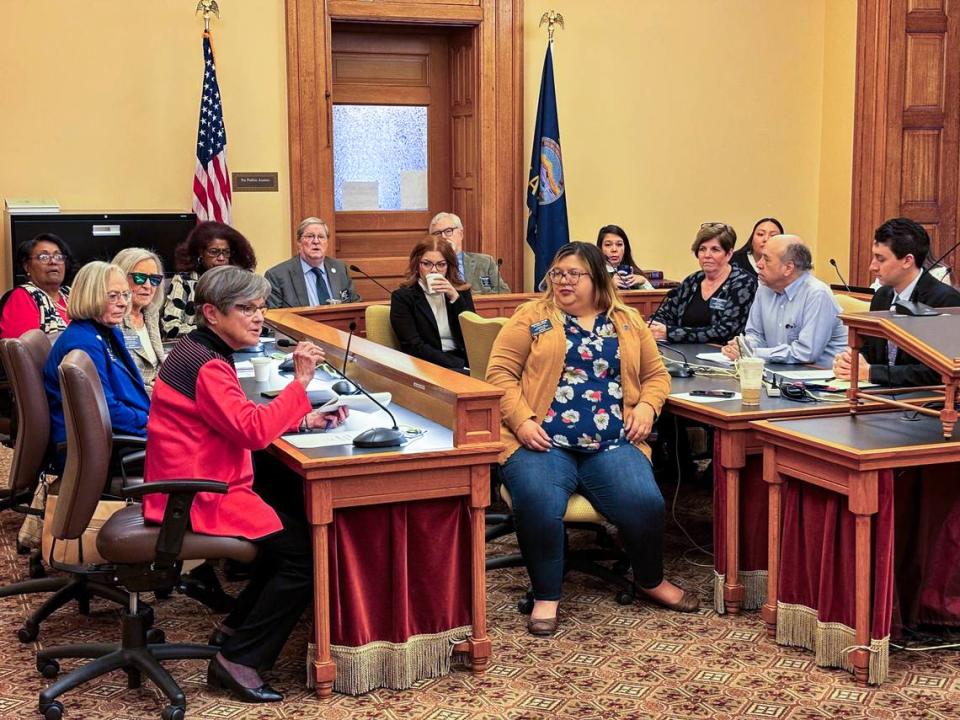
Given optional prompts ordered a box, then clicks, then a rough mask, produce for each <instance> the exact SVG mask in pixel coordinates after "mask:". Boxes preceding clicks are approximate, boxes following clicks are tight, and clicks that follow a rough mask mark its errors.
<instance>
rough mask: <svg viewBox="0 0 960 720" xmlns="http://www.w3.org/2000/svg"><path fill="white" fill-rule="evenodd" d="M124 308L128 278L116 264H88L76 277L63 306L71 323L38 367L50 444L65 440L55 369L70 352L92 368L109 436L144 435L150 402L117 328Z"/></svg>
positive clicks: (128, 292)
mask: <svg viewBox="0 0 960 720" xmlns="http://www.w3.org/2000/svg"><path fill="white" fill-rule="evenodd" d="M129 304H130V288H129V286H128V285H127V278H126V275H125V274H124V272H123V270H121V269H120V268H119V267H117V266H116V265H111V264H110V263H105V262H100V261H96V262H91V263H87V264H86V265H84V266H83V267H82V268H81V269H80V272H78V273H77V277H76V279H75V280H74V283H73V289H72V291H71V294H70V300H69V303H68V306H67V312H68V314H69V315H70V321H71V322H70V324H69V325H68V326H67V329H66V330H64V331H63V332H62V333H61V334H60V336H59V337H58V338H57V341H56V342H55V343H54V344H53V347H52V348H51V350H50V356H49V357H48V358H47V363H46V365H45V366H44V368H43V384H44V388H45V389H46V391H47V400H48V401H49V403H50V438H51V441H52V442H53V443H54V445H56V444H58V443H61V442H63V441H64V440H65V439H66V428H65V426H64V421H63V396H62V395H61V393H60V376H59V374H58V372H57V368H59V366H60V361H61V360H63V358H64V356H66V354H67V353H68V352H70V351H71V350H83V351H84V352H85V353H87V355H89V356H90V359H91V360H92V361H93V364H94V365H95V366H96V368H97V373H98V374H99V375H100V382H101V384H102V385H103V395H104V398H105V399H106V401H107V408H108V409H109V411H110V422H111V423H112V424H113V432H114V433H115V434H118V435H138V436H140V437H146V435H147V414H148V413H149V411H150V398H149V396H148V395H147V391H146V390H144V387H143V378H142V377H141V376H140V371H139V370H138V369H137V365H136V363H135V362H134V361H133V358H132V357H131V356H130V352H129V351H128V350H127V347H126V344H125V343H124V340H123V332H122V331H121V330H120V323H121V322H122V321H123V316H124V314H125V313H126V311H127V306H128V305H129Z"/></svg>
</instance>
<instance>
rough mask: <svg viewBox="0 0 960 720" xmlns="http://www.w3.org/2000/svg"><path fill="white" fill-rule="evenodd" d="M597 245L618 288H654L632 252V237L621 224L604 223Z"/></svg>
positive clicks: (598, 234)
mask: <svg viewBox="0 0 960 720" xmlns="http://www.w3.org/2000/svg"><path fill="white" fill-rule="evenodd" d="M597 247H598V248H600V252H602V253H603V258H604V260H606V263H607V272H608V273H610V275H611V277H613V281H614V283H615V284H616V286H617V289H618V290H653V285H651V284H650V281H649V280H647V279H646V278H645V277H644V276H643V274H642V273H641V272H640V268H638V267H637V264H636V263H635V262H634V261H633V253H632V252H630V239H629V238H628V237H627V233H626V231H625V230H624V229H623V228H622V227H620V226H619V225H604V226H603V227H602V228H600V232H598V233H597Z"/></svg>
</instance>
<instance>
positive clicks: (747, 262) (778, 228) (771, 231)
mask: <svg viewBox="0 0 960 720" xmlns="http://www.w3.org/2000/svg"><path fill="white" fill-rule="evenodd" d="M774 235H783V224H782V223H781V222H780V221H779V220H777V219H776V218H772V217H765V218H760V219H759V220H757V222H756V223H755V224H754V226H753V230H751V231H750V237H749V238H748V239H747V241H746V242H745V243H744V244H743V245H742V246H741V247H740V248H738V249H737V250H736V251H735V252H734V253H733V256H732V257H731V258H730V264H731V265H735V266H737V267H738V268H740V269H741V270H744V271H746V272H748V273H750V274H751V275H753V276H754V277H757V263H758V262H759V261H760V253H762V252H763V246H764V245H766V244H767V240H769V239H770V238H772V237H773V236H774Z"/></svg>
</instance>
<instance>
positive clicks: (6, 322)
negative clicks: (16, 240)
mask: <svg viewBox="0 0 960 720" xmlns="http://www.w3.org/2000/svg"><path fill="white" fill-rule="evenodd" d="M14 264H15V265H16V266H17V267H20V268H22V269H23V271H24V273H26V276H27V281H26V282H25V283H23V284H22V285H18V286H17V287H15V288H14V289H13V290H11V291H9V292H7V293H6V294H5V295H4V296H3V299H2V300H0V304H2V310H0V338H18V337H20V336H21V335H23V334H24V333H25V332H27V330H35V329H37V328H39V329H40V330H43V332H45V333H47V334H49V333H57V332H62V331H63V330H65V329H66V327H67V323H69V322H70V317H69V314H68V313H67V299H68V298H69V297H70V288H69V287H68V286H66V285H64V282H65V281H66V278H67V273H69V272H70V269H71V265H72V264H73V263H72V258H71V257H70V249H69V248H68V247H67V244H66V243H65V242H64V241H63V240H61V239H60V238H59V237H58V236H56V235H53V234H51V233H40V234H39V235H37V236H36V237H34V238H31V239H30V240H24V241H23V242H22V243H20V244H19V245H18V246H17V251H16V257H15V258H14Z"/></svg>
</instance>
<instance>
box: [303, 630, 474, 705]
mask: <svg viewBox="0 0 960 720" xmlns="http://www.w3.org/2000/svg"><path fill="white" fill-rule="evenodd" d="M472 632H473V626H471V625H465V626H463V627H458V628H453V629H451V630H445V631H443V632H439V633H434V634H432V635H412V636H411V637H409V638H408V639H407V641H406V642H403V643H392V642H387V641H384V640H378V641H376V642H372V643H369V644H367V645H361V646H360V647H348V646H346V645H331V646H330V656H331V657H332V659H333V661H334V663H335V664H336V666H337V675H336V678H335V679H334V681H333V689H334V691H336V692H339V693H346V694H348V695H362V694H363V693H366V692H370V691H371V690H376V689H377V688H390V689H391V690H406V689H407V688H409V687H411V686H412V685H413V684H414V683H415V682H417V681H418V680H423V679H425V678H434V677H440V676H441V675H446V674H447V673H449V672H450V659H451V656H452V655H453V646H454V645H456V644H457V643H459V642H463V641H464V640H466V639H467V638H468V637H470V635H471V633H472ZM315 657H316V645H314V644H313V643H310V644H309V645H308V646H307V687H309V688H313V687H315V685H316V678H315V677H314V675H313V661H314V658H315Z"/></svg>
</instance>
